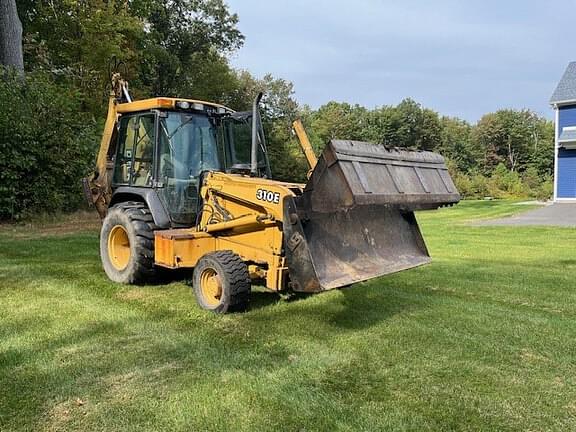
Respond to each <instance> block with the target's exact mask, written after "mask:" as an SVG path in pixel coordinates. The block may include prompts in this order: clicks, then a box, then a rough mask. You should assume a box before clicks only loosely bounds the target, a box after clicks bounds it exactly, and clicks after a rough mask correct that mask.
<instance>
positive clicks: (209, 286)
mask: <svg viewBox="0 0 576 432" xmlns="http://www.w3.org/2000/svg"><path fill="white" fill-rule="evenodd" d="M200 291H201V292H202V297H203V298H204V301H205V302H206V303H207V304H208V305H209V306H211V307H215V306H218V305H219V304H220V299H221V298H222V281H221V280H220V276H218V273H217V272H216V270H214V269H211V268H208V269H205V270H204V271H202V273H201V274H200Z"/></svg>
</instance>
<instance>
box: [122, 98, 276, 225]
mask: <svg viewBox="0 0 576 432" xmlns="http://www.w3.org/2000/svg"><path fill="white" fill-rule="evenodd" d="M255 108H256V104H255ZM254 115H255V116H256V119H255V120H256V121H254ZM254 127H256V128H255V129H254ZM253 143H255V144H256V146H255V147H256V148H255V155H256V160H255V161H253V160H252V153H253V151H252V148H253ZM113 162H114V163H113V165H114V168H113V174H112V189H113V191H115V190H117V189H118V188H119V187H129V188H148V189H154V190H155V192H156V193H157V194H158V197H159V198H160V201H161V202H162V204H163V206H164V208H165V209H166V211H167V213H168V215H169V217H170V220H171V225H172V226H194V225H195V223H196V215H197V214H198V212H199V205H201V203H199V192H200V185H201V178H202V175H203V174H204V173H205V172H207V171H221V172H227V173H233V174H242V175H252V176H257V177H267V178H269V177H270V165H269V162H268V157H267V152H266V144H265V139H264V133H263V129H262V122H261V120H260V116H259V114H258V111H257V109H254V110H253V111H247V112H232V111H231V110H228V109H223V108H222V107H219V108H215V107H212V106H207V105H204V104H199V103H188V102H186V103H182V102H175V103H174V104H173V108H172V109H164V108H158V109H151V110H148V111H139V112H130V113H126V114H123V115H122V116H121V118H120V120H119V122H118V130H117V145H116V151H115V155H114V157H113Z"/></svg>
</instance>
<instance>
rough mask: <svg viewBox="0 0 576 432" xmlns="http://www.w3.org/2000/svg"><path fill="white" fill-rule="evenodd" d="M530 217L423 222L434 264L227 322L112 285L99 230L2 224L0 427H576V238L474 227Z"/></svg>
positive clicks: (172, 289)
mask: <svg viewBox="0 0 576 432" xmlns="http://www.w3.org/2000/svg"><path fill="white" fill-rule="evenodd" d="M522 210H526V207H525V206H519V205H514V204H513V203H505V202H504V203H503V202H464V203H462V204H460V205H458V206H456V207H454V208H451V209H444V210H440V211H436V212H428V213H425V214H420V215H419V219H420V221H421V226H422V229H423V232H424V236H425V238H426V240H427V243H428V246H429V249H430V252H431V254H432V256H433V264H431V265H429V266H425V267H421V268H418V269H414V270H410V271H406V272H403V273H399V274H396V275H392V276H387V277H383V278H380V279H376V280H372V281H370V282H366V283H361V284H357V285H355V286H353V287H352V288H348V289H344V290H337V291H331V292H328V293H325V294H321V295H315V296H311V297H308V298H304V299H301V300H298V301H292V302H284V301H282V300H279V299H278V298H277V297H276V296H275V295H274V294H270V293H266V292H261V291H259V292H256V293H255V294H254V301H253V306H252V309H251V311H250V312H248V313H245V314H236V315H226V316H216V315H213V314H210V313H207V312H204V311H203V310H200V309H199V308H198V306H197V305H196V302H195V300H194V298H193V296H192V294H191V290H190V288H189V287H188V286H187V285H186V284H185V283H183V282H173V283H171V284H169V285H161V286H147V287H130V286H122V285H115V284H113V283H111V282H109V281H108V280H107V279H106V277H105V275H104V273H103V271H102V270H101V267H100V261H99V257H98V232H97V230H95V228H94V224H93V223H90V224H89V225H88V228H86V229H85V230H81V229H80V230H79V231H77V232H67V231H71V230H66V229H63V230H59V229H51V228H50V226H48V227H37V226H28V227H15V228H14V227H3V228H0V430H1V431H12V430H20V431H31V430H34V431H35V430H66V431H69V430H79V431H87V430H103V431H115V430H134V431H146V430H150V431H156V430H170V431H174V430H186V431H200V430H230V431H262V430H273V431H278V430H286V431H335V430H344V431H359V430H365V431H374V430H413V431H426V430H430V431H439V430H469V431H477V430H495V431H496V430H497V431H505V430H518V431H544V430H558V431H568V430H575V429H576V387H575V385H576V283H575V282H576V231H575V230H573V229H567V228H540V227H522V228H515V227H473V226H469V225H467V223H468V222H470V221H473V220H477V219H481V218H486V217H496V216H502V215H507V214H512V213H514V212H518V211H522ZM79 225H80V226H81V225H82V224H79Z"/></svg>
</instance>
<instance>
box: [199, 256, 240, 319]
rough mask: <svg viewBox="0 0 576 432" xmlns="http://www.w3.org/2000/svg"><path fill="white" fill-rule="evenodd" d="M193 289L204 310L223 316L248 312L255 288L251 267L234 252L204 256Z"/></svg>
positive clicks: (200, 261)
mask: <svg viewBox="0 0 576 432" xmlns="http://www.w3.org/2000/svg"><path fill="white" fill-rule="evenodd" d="M193 289H194V294H195V296H196V300H197V301H198V304H199V305H200V307H202V308H203V309H207V310H210V311H213V312H216V313H222V314H223V313H227V312H241V311H245V310H246V309H248V306H249V303H250V289H251V282H250V275H249V273H248V267H247V266H246V264H245V263H244V261H242V258H240V257H239V256H238V255H236V254H235V253H234V252H232V251H218V252H214V253H210V254H207V255H204V256H203V257H202V258H200V260H199V261H198V263H197V264H196V267H195V268H194V278H193Z"/></svg>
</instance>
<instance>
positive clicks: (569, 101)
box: [550, 99, 576, 107]
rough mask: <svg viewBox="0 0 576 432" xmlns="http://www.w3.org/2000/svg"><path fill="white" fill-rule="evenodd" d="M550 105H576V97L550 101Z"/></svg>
mask: <svg viewBox="0 0 576 432" xmlns="http://www.w3.org/2000/svg"><path fill="white" fill-rule="evenodd" d="M550 105H552V106H553V107H560V106H565V105H576V99H566V100H560V101H550Z"/></svg>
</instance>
